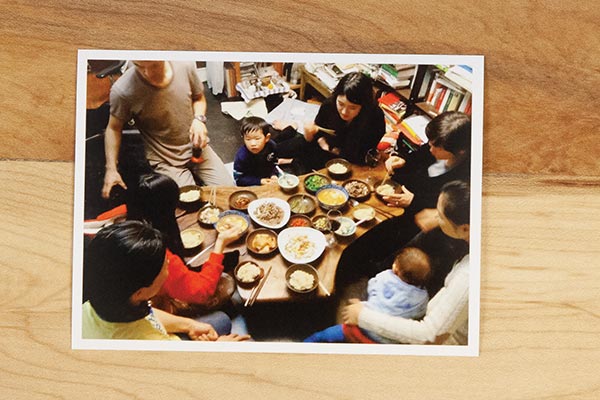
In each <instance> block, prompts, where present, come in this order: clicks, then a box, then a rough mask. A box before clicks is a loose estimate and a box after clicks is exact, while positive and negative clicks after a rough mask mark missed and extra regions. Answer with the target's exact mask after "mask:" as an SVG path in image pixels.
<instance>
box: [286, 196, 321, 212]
mask: <svg viewBox="0 0 600 400" xmlns="http://www.w3.org/2000/svg"><path fill="white" fill-rule="evenodd" d="M287 202H288V204H289V205H290V212H291V213H292V214H302V215H310V214H312V213H314V212H315V210H316V209H317V201H316V200H315V199H314V197H312V196H310V195H307V194H295V195H293V196H290V198H289V199H288V201H287Z"/></svg>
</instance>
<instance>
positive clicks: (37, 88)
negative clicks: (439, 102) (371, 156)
mask: <svg viewBox="0 0 600 400" xmlns="http://www.w3.org/2000/svg"><path fill="white" fill-rule="evenodd" d="M4 3H5V4H6V7H3V11H2V13H1V15H0V35H1V37H2V42H1V43H0V53H1V54H2V56H1V57H0V75H1V76H2V80H0V91H1V92H2V93H3V96H2V97H1V98H0V110H2V130H1V135H2V139H3V141H2V142H3V146H2V148H1V149H0V158H10V159H21V158H24V159H45V160H73V157H74V150H73V148H74V147H73V140H74V124H75V118H74V115H75V113H74V111H75V70H76V56H77V49H79V48H101V49H148V50H211V51H217V50H221V51H269V52H270V51H274V52H344V53H398V54H406V53H417V54H483V55H484V56H486V74H485V80H486V81H485V100H484V101H485V119H484V120H485V128H484V135H485V145H484V170H485V172H490V173H544V174H567V175H579V176H584V175H597V174H598V172H599V171H600V161H599V159H598V158H597V155H598V154H600V140H598V126H599V125H600V117H599V116H598V114H597V112H596V109H595V108H596V107H595V106H596V102H595V101H594V99H595V97H597V96H594V94H595V92H596V87H597V86H598V84H599V83H600V79H599V76H600V75H599V72H600V36H599V35H598V34H597V33H598V28H597V21H598V20H600V3H598V2H559V1H549V2H520V1H516V0H511V1H503V2H496V1H494V0H485V1H482V2H479V3H478V5H477V6H474V5H471V6H469V7H468V8H465V7H458V6H457V4H456V2H454V1H443V2H438V3H437V4H436V5H435V6H431V5H427V6H425V5H423V4H421V3H418V2H417V3H414V4H407V2H400V1H389V2H386V6H382V5H381V2H379V1H374V0H369V1H348V2H341V3H340V2H319V1H316V0H307V1H301V2H287V3H283V2H281V3H275V4H273V3H272V2H267V1H254V2H243V3H241V2H235V1H231V0H227V1H219V2H208V1H194V2H186V1H181V0H179V1H169V2H167V1H160V0H159V1H155V2H150V3H144V4H143V6H142V5H141V3H137V2H114V1H100V2H91V1H79V2H63V1H56V0H54V1H47V2H34V1H11V2H4Z"/></svg>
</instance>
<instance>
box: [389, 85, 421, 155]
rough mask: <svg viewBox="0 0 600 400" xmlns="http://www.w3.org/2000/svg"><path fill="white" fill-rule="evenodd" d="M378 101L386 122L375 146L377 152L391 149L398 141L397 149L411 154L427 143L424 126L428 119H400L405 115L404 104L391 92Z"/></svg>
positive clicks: (412, 117) (416, 117)
mask: <svg viewBox="0 0 600 400" xmlns="http://www.w3.org/2000/svg"><path fill="white" fill-rule="evenodd" d="M378 101H379V107H380V108H381V109H382V110H383V115H384V116H385V122H386V134H385V135H384V137H383V138H382V139H381V142H380V143H379V145H378V146H377V148H378V149H379V150H386V149H387V148H389V147H393V146H394V145H396V142H397V141H399V143H398V146H397V147H403V148H405V149H406V150H407V151H408V152H411V151H415V150H416V149H418V148H419V147H420V146H421V145H423V144H424V143H427V136H426V135H425V126H426V125H427V123H429V121H430V119H429V118H428V117H425V116H410V117H408V118H406V119H402V118H403V117H404V114H405V113H406V104H405V103H404V102H403V101H402V99H400V97H399V96H398V95H397V94H396V93H393V92H390V93H387V94H385V95H384V96H382V97H381V98H379V100H378Z"/></svg>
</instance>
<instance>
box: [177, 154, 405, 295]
mask: <svg viewBox="0 0 600 400" xmlns="http://www.w3.org/2000/svg"><path fill="white" fill-rule="evenodd" d="M319 172H320V173H322V174H327V170H326V169H325V168H324V169H323V170H320V171H319ZM307 175H308V174H307ZM307 175H302V176H300V177H299V178H300V184H299V185H298V188H297V189H296V190H295V191H294V192H293V193H285V192H283V191H282V190H281V189H280V188H279V185H278V184H277V183H273V184H270V185H262V186H254V187H248V188H240V187H225V186H221V187H217V188H216V201H215V204H216V205H217V207H220V208H221V209H223V210H228V209H229V208H230V206H229V197H230V196H231V195H232V194H233V193H235V192H236V191H239V190H251V191H252V192H254V193H255V194H256V195H257V196H258V197H259V198H260V199H264V198H277V199H282V200H286V201H287V200H288V199H289V198H290V196H292V195H293V194H306V195H307V196H309V197H311V198H312V199H313V200H314V201H315V203H316V202H317V199H316V196H312V195H311V194H310V193H308V192H306V190H305V188H304V184H303V182H304V178H305V177H306V176H307ZM385 175H386V172H385V167H384V165H383V163H379V165H378V166H377V168H373V169H370V168H368V167H366V166H359V165H353V166H352V175H351V176H350V177H349V178H348V179H362V180H365V179H367V177H372V178H377V177H379V179H383V177H384V176H385ZM332 183H334V184H338V185H340V184H342V183H343V180H332ZM211 191H212V187H203V188H202V190H201V192H202V193H201V200H202V201H209V199H210V195H211ZM360 204H366V205H370V206H372V207H373V209H374V210H375V212H376V218H377V219H378V220H379V221H383V220H385V219H387V218H389V217H391V216H394V215H402V214H403V213H404V210H403V209H401V208H397V207H388V206H387V205H386V204H385V203H383V202H382V201H381V200H379V198H378V197H377V196H376V195H375V194H372V195H371V197H370V198H369V199H367V200H366V201H364V202H361V203H360ZM353 209H354V207H353V206H352V205H350V204H348V205H346V206H345V207H344V208H343V209H341V210H340V215H344V216H346V217H350V218H352V210H353ZM198 214H199V211H194V212H189V213H187V214H186V215H185V216H181V217H179V218H178V224H179V226H180V228H182V229H184V228H189V227H193V228H196V229H200V230H202V231H203V232H205V240H204V243H203V244H202V248H201V249H199V252H202V251H203V250H204V249H206V247H207V246H209V245H211V244H212V243H214V241H215V239H216V232H215V230H214V229H210V228H208V229H207V228H205V227H203V226H201V225H200V224H199V223H198V222H197V221H198ZM316 215H327V213H326V211H324V210H322V209H321V208H320V207H319V206H317V208H316V210H315V212H314V213H312V214H311V217H313V216H316ZM377 223H378V222H377V221H376V220H375V219H373V220H372V221H368V222H365V223H362V224H361V225H359V226H358V227H357V229H356V233H355V234H354V235H352V236H351V237H346V238H343V237H338V238H337V240H336V242H335V243H334V244H333V245H331V246H329V247H326V248H325V251H324V252H323V254H322V255H321V256H320V257H319V258H318V259H317V260H315V261H314V262H311V263H310V264H311V265H312V266H313V267H315V269H316V270H317V272H318V274H319V279H320V282H321V283H322V284H323V286H324V287H325V288H326V289H327V290H328V292H329V293H334V291H335V286H334V281H335V276H336V269H337V268H336V267H337V263H338V261H339V258H340V257H341V255H342V252H343V251H344V249H345V248H346V247H347V246H348V245H349V244H350V243H351V242H352V241H353V240H355V239H356V238H358V237H360V236H362V235H363V234H364V233H365V232H366V231H367V230H369V229H370V228H372V227H373V226H375V225H376V224H377ZM251 225H252V227H251V228H250V230H249V232H248V234H250V232H252V231H253V230H254V229H257V228H260V226H258V225H257V224H256V223H254V222H252V223H251ZM284 228H285V226H284V227H283V228H281V229H277V230H276V231H277V232H280V231H281V230H282V229H284ZM245 238H246V235H244V237H243V238H240V239H239V240H237V241H235V242H234V243H232V244H231V245H229V246H228V248H227V249H228V250H235V249H237V250H239V251H240V253H241V254H242V256H241V257H240V263H242V262H244V261H254V262H256V263H258V265H260V266H262V267H263V268H264V269H265V271H266V269H267V268H268V266H271V267H272V271H271V274H270V276H269V277H268V279H267V280H266V281H265V284H264V286H263V288H262V289H261V291H260V294H259V295H258V297H257V299H256V301H257V302H261V301H305V300H308V299H310V298H311V297H309V296H307V295H301V296H298V295H295V294H294V293H293V292H291V291H290V290H289V289H288V288H287V287H286V284H285V272H286V270H287V268H288V267H289V266H290V265H291V264H292V263H290V262H289V261H287V260H285V259H284V258H283V256H282V255H281V254H280V252H279V251H277V252H275V253H274V254H273V255H272V256H269V257H265V256H262V255H261V256H258V257H257V256H253V255H252V254H251V253H248V252H247V251H246V244H245ZM209 254H210V252H209V251H207V252H206V253H204V254H203V255H202V256H200V257H198V258H197V259H195V260H194V261H193V263H192V264H191V265H193V266H199V265H202V263H203V262H204V261H206V260H207V259H208V256H209ZM193 257H194V256H191V258H193ZM238 289H239V292H240V295H241V297H242V299H244V300H245V299H246V298H247V296H248V295H249V294H250V290H248V289H245V288H238ZM316 294H317V295H318V296H320V297H323V296H326V295H327V294H326V292H325V291H324V290H323V288H322V287H319V288H317V290H316ZM311 295H312V293H311Z"/></svg>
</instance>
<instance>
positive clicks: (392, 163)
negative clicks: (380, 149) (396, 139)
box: [385, 156, 406, 174]
mask: <svg viewBox="0 0 600 400" xmlns="http://www.w3.org/2000/svg"><path fill="white" fill-rule="evenodd" d="M404 164H406V160H405V159H404V158H402V157H398V156H390V158H388V159H387V160H385V169H386V170H387V172H388V173H390V174H393V173H394V170H396V169H398V168H402V167H404Z"/></svg>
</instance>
